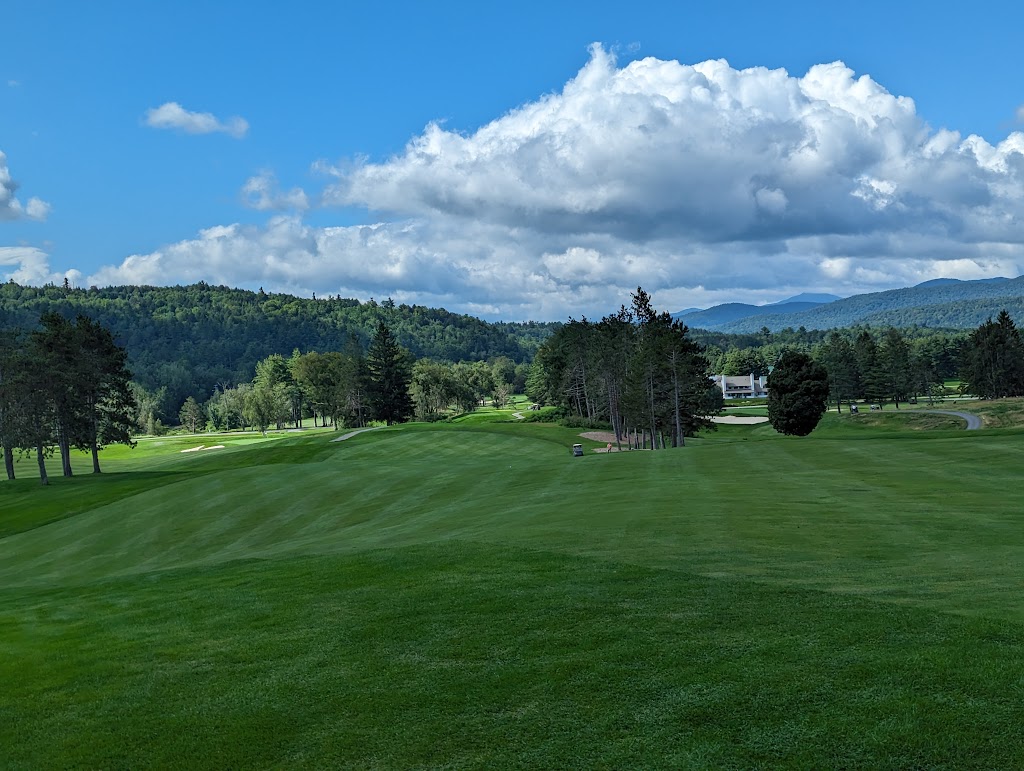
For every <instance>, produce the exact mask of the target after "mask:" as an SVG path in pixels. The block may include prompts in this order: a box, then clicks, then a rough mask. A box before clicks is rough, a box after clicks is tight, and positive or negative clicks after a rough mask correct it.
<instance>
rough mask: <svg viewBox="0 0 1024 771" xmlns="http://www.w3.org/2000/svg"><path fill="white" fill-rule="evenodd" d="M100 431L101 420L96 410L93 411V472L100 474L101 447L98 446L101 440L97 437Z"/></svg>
mask: <svg viewBox="0 0 1024 771" xmlns="http://www.w3.org/2000/svg"><path fill="white" fill-rule="evenodd" d="M99 433H100V429H99V420H98V419H97V417H96V412H95V410H94V411H93V415H92V448H91V449H92V473H93V474H99V473H100V452H99V449H100V448H99V446H98V445H99V440H98V439H97V437H98V436H99Z"/></svg>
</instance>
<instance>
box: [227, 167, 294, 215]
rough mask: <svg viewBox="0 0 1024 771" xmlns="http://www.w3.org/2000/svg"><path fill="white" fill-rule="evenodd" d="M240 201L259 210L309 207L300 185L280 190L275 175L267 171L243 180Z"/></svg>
mask: <svg viewBox="0 0 1024 771" xmlns="http://www.w3.org/2000/svg"><path fill="white" fill-rule="evenodd" d="M242 203H243V204H245V205H246V206H248V207H249V208H250V209H257V210H259V211H271V210H276V211H281V210H295V211H303V210H304V209H308V208H309V199H308V198H307V197H306V191H305V190H303V189H302V188H301V187H293V188H292V189H291V190H289V191H287V192H285V191H282V190H280V189H279V188H278V186H277V177H275V176H274V174H273V173H272V172H269V171H261V172H260V173H259V174H257V175H256V176H255V177H249V179H247V180H246V181H245V184H244V185H242Z"/></svg>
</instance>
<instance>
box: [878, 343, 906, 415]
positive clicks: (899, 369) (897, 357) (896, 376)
mask: <svg viewBox="0 0 1024 771" xmlns="http://www.w3.org/2000/svg"><path fill="white" fill-rule="evenodd" d="M879 370H880V372H881V373H882V378H883V380H884V383H885V391H886V395H887V396H888V397H889V398H890V399H892V401H893V402H894V403H895V404H896V409H899V408H900V402H901V401H906V398H907V394H908V392H909V391H910V390H911V388H912V386H913V382H914V370H913V362H912V359H911V354H910V346H909V345H907V341H906V340H904V339H903V335H901V334H900V332H899V330H897V329H893V328H892V327H890V328H889V329H887V330H886V331H885V335H884V336H883V337H882V345H881V347H880V349H879Z"/></svg>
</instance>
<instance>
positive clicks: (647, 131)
mask: <svg viewBox="0 0 1024 771" xmlns="http://www.w3.org/2000/svg"><path fill="white" fill-rule="evenodd" d="M323 168H325V169H326V170H327V171H328V173H329V174H332V175H333V179H332V180H331V182H330V184H329V185H328V187H327V188H326V190H325V191H324V193H323V196H322V200H323V201H324V203H325V204H326V205H328V206H340V207H358V208H360V209H367V210H370V211H373V212H376V213H377V215H378V217H379V220H380V221H379V222H378V223H377V224H374V225H367V226H354V227H337V228H314V227H312V226H309V225H306V224H304V223H303V222H302V221H301V220H300V219H297V218H296V217H294V216H292V217H274V218H273V219H271V220H270V221H269V222H268V223H267V224H266V225H265V226H262V227H254V226H241V225H230V226H227V227H225V228H213V229H210V230H208V231H204V232H203V233H201V234H200V236H199V237H198V238H196V239H191V240H189V241H185V242H182V243H180V244H175V245H172V246H169V247H167V248H165V249H162V250H159V251H158V252H154V253H152V254H149V255H136V256H133V257H130V258H128V259H127V260H125V262H124V263H123V264H122V265H120V266H116V267H113V266H112V267H110V268H108V269H105V270H104V271H101V273H100V274H98V276H97V277H96V278H97V280H99V281H103V282H118V283H119V282H121V281H126V280H131V281H146V282H154V283H163V282H167V281H181V280H192V279H199V278H203V279H206V280H215V281H224V282H226V283H242V282H248V283H253V284H255V283H257V282H259V283H260V284H262V285H265V286H268V285H269V286H276V287H278V288H281V289H291V290H293V291H299V290H303V289H306V290H309V291H312V290H316V291H317V292H324V291H329V292H335V291H340V292H343V293H344V292H351V293H352V294H355V295H356V296H367V295H369V294H375V295H377V296H379V295H382V294H385V293H386V294H391V295H392V296H394V297H395V298H396V299H406V300H407V301H416V302H427V301H430V302H445V303H447V304H448V305H449V306H450V307H455V308H457V309H462V310H469V311H470V312H481V313H483V314H484V315H489V316H504V317H506V318H522V317H527V316H532V317H535V318H564V317H565V316H566V315H568V314H569V313H574V314H579V313H587V314H589V315H594V314H599V313H604V312H608V311H610V310H612V309H614V308H615V307H617V305H618V304H619V303H620V302H621V301H622V300H623V299H624V298H625V293H626V292H628V291H629V290H630V289H631V288H635V287H636V285H637V284H642V285H643V286H644V287H645V288H647V289H649V290H652V291H653V292H654V294H655V300H656V301H659V302H662V303H663V304H664V305H665V307H674V306H675V305H678V306H679V307H682V306H684V305H705V304H712V303H715V302H724V301H730V300H743V301H747V302H758V301H771V300H777V299H780V297H782V296H785V295H786V294H790V293H795V292H797V291H802V290H817V291H834V292H836V293H839V294H846V293H851V292H856V291H870V290H874V289H879V288H889V287H892V286H898V285H902V284H905V283H909V282H915V283H916V282H917V281H920V280H924V279H926V278H935V277H938V276H944V275H946V276H952V277H962V278H967V277H982V276H991V275H1018V274H1019V273H1021V272H1022V266H1024V228H1022V226H1021V222H1022V221H1024V133H1021V132H1015V133H1012V134H1010V136H1008V137H1007V138H1006V139H1005V140H1003V141H1002V142H999V143H996V144H992V143H989V142H988V141H986V140H985V139H984V138H982V137H979V136H975V135H971V136H967V137H963V136H961V135H960V134H959V133H957V132H955V131H949V130H933V129H931V128H930V127H929V126H928V125H927V124H926V123H925V122H924V121H923V120H922V119H921V117H920V116H918V115H917V112H916V108H915V105H914V102H913V100H912V99H910V98H907V97H903V96H896V95H893V94H890V93H889V92H888V91H887V90H886V89H885V88H884V87H883V86H882V85H880V84H879V83H877V82H876V81H874V80H873V79H872V78H870V77H868V76H867V75H859V76H858V75H857V74H855V73H854V72H853V71H852V70H850V69H849V68H848V67H846V66H845V65H844V64H842V63H841V62H833V63H829V64H820V65H816V66H814V67H811V68H810V69H809V70H808V71H807V72H806V73H805V74H803V75H802V76H794V75H790V74H789V73H788V72H786V71H785V70H769V69H765V68H751V69H746V70H736V69H734V68H732V67H730V66H729V64H728V63H727V62H725V61H707V62H702V63H699V64H694V65H687V64H681V63H679V62H676V61H662V60H659V59H654V58H647V59H643V60H639V61H633V62H631V63H629V64H627V65H626V66H623V67H620V66H619V65H618V64H617V62H616V60H615V58H614V57H613V56H612V55H611V54H610V53H609V52H607V51H605V50H604V49H603V48H602V47H600V46H594V47H593V48H592V49H591V57H590V60H589V61H588V62H587V63H586V65H585V66H584V67H583V68H582V69H581V70H580V72H579V73H578V74H577V75H576V77H574V78H573V79H572V80H570V81H569V82H568V83H567V84H566V85H565V87H564V88H563V89H562V90H561V91H560V92H558V93H554V94H549V95H547V96H544V97H541V98H539V99H537V100H536V101H534V102H531V103H528V104H526V105H523V106H521V107H518V108H516V109H514V110H512V111H510V112H509V113H507V114H505V115H503V116H500V117H498V118H496V119H495V120H493V121H492V122H490V123H488V124H487V125H484V126H482V127H481V128H479V129H477V130H476V131H473V132H471V133H460V132H458V131H456V130H454V129H451V128H447V127H443V126H441V125H440V124H431V125H429V126H427V127H426V129H425V130H424V131H423V132H422V133H421V134H419V135H418V136H416V137H414V138H413V139H412V140H411V141H410V142H409V144H408V146H407V147H406V148H405V149H404V150H403V151H402V152H400V153H398V154H396V155H395V156H393V157H391V158H388V159H385V160H382V161H379V162H370V161H366V160H362V161H354V162H353V161H349V162H346V163H342V164H338V165H337V166H334V167H331V166H326V167H323ZM292 194H296V195H295V200H296V201H297V200H299V198H298V195H297V191H292V192H291V193H284V194H282V193H280V192H278V191H277V188H276V183H275V182H274V180H273V178H272V177H271V176H269V175H260V176H258V177H254V178H253V179H252V180H250V181H249V182H247V183H246V187H245V188H244V189H243V196H245V197H246V199H247V200H248V201H249V203H250V205H253V206H254V207H255V208H262V209H275V208H288V204H287V201H288V200H289V198H290V197H291V196H292ZM302 199H303V200H304V199H305V195H304V193H303V195H302ZM291 208H293V209H300V208H302V207H301V206H295V205H292V206H291ZM445 298H448V299H447V300H446V299H445ZM670 303H671V305H669V304H670ZM474 309H475V310H474ZM481 309H482V310H481Z"/></svg>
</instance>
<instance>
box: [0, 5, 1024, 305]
mask: <svg viewBox="0 0 1024 771" xmlns="http://www.w3.org/2000/svg"><path fill="white" fill-rule="evenodd" d="M687 5H688V4H683V3H633V4H621V3H603V2H587V3H551V2H546V3H539V2H519V3H515V4H511V3H509V4H495V3H478V2H477V3H468V2H467V3H442V4H433V5H431V4H425V3H411V2H410V3H378V4H369V3H365V4H350V3H322V4H319V3H318V4H308V3H307V4H297V7H285V6H282V5H281V4H280V3H273V4H272V3H263V2H248V3H198V2H178V3H173V4H172V3H161V4H157V3H134V2H133V3H115V2H100V3H96V4H83V3H72V2H46V1H45V0H36V1H35V2H32V3H18V4H8V7H6V8H5V9H4V10H3V12H2V18H3V24H2V25H0V36H2V39H3V44H2V45H0V153H3V154H4V155H3V157H2V158H0V278H2V279H4V280H6V279H7V278H9V277H13V278H15V280H18V281H21V282H23V283H26V282H27V283H41V282H44V281H48V280H52V281H60V280H62V279H63V277H64V276H65V275H68V276H69V277H70V279H71V280H72V281H73V282H75V283H76V284H79V285H88V284H92V283H97V284H103V283H115V284H118V283H157V284H173V283H190V282H193V281H198V280H201V279H202V280H206V281H208V282H211V283H224V284H229V285H233V286H245V287H250V288H255V287H258V286H264V287H265V288H267V289H268V290H276V291H291V292H295V293H298V294H304V295H309V294H311V293H312V292H316V293H318V294H320V295H327V294H342V295H344V296H353V297H359V298H361V299H366V298H368V297H370V296H376V297H378V298H380V297H383V296H393V297H394V298H395V299H396V300H399V301H404V302H415V303H420V304H427V305H443V306H445V307H448V308H450V309H453V310H459V311H465V312H470V313H474V314H476V315H480V316H484V317H487V318H505V319H525V318H543V319H560V318H565V317H566V316H568V315H570V314H572V315H579V314H581V313H586V314H588V315H601V314H603V313H605V312H609V311H611V310H613V309H614V308H615V307H617V305H618V304H619V303H620V302H622V301H624V300H625V299H626V297H627V293H628V291H629V289H630V288H632V287H635V286H636V285H637V284H642V285H643V286H644V287H645V288H647V289H649V290H651V291H652V292H653V294H654V297H655V301H656V303H657V304H658V306H659V307H664V308H666V309H669V310H674V309H676V308H682V307H689V306H708V305H712V304H715V303H718V302H726V301H746V302H757V303H761V302H772V301H775V300H779V299H782V298H783V297H786V296H789V295H791V294H796V293H797V292H800V291H828V292H834V293H836V294H844V295H845V294H851V293H854V292H862V291H872V290H877V289H886V288H891V287H895V286H904V285H907V284H912V283H917V282H919V281H922V280H926V279H929V278H935V277H938V276H954V277H959V278H980V277H985V276H992V275H1011V274H1012V275H1018V274H1020V273H1024V248H1022V244H1024V190H1022V186H1024V135H1022V134H1021V133H1020V132H1021V131H1022V130H1024V81H1022V80H1021V78H1020V73H1021V72H1024V61H1022V60H1024V53H1022V51H1024V46H1022V45H1021V44H1020V30H1021V29H1022V28H1024V19H1022V15H1024V12H1022V11H1021V10H1018V8H1017V7H1016V5H1015V4H1012V3H1009V2H1006V3H984V2H980V3H974V4H971V5H969V6H965V5H964V4H962V3H951V2H950V3H943V2H933V3H929V4H927V5H926V6H925V5H916V4H915V5H911V4H904V5H903V6H902V7H895V8H894V7H892V6H894V5H896V4H891V3H873V2H866V3H864V2H862V3H858V4H855V5H838V4H824V3H784V4H766V3H733V4H729V5H726V4H701V5H700V6H694V7H687ZM594 44H597V45H596V46H595V45H594ZM709 60H712V61H713V60H726V61H727V62H728V66H726V65H725V64H724V63H719V64H715V65H701V63H702V62H708V61H709ZM837 61H841V62H843V63H844V64H845V69H844V68H841V67H838V66H832V67H826V68H821V67H820V65H828V64H831V63H834V62H837ZM816 66H819V67H818V69H813V68H815V67H816ZM751 68H760V69H751ZM780 69H784V70H785V72H779V70H780ZM863 76H867V77H866V79H862V77H863ZM897 97H906V99H902V100H900V99H897ZM909 100H912V102H911V101H909Z"/></svg>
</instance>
